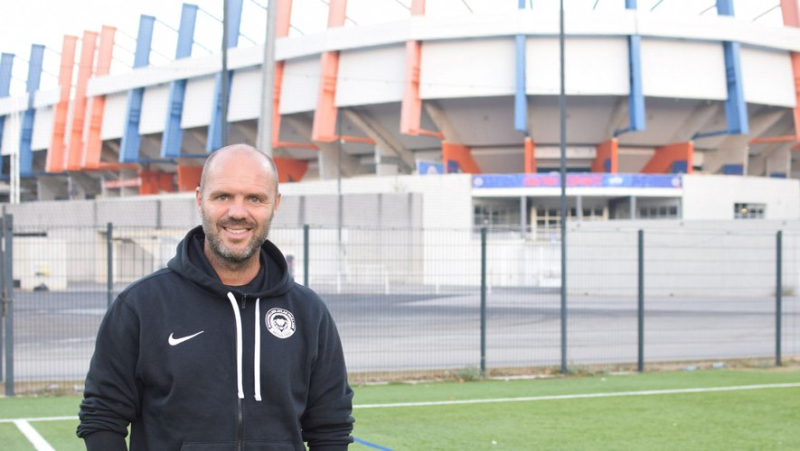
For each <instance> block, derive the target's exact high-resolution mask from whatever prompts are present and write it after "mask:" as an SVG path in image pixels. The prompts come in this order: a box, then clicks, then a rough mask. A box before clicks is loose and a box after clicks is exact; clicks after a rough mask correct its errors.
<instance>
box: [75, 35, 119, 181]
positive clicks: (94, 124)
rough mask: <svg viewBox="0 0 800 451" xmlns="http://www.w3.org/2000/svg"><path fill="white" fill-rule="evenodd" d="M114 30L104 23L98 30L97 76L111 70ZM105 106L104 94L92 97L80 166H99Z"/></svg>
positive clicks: (88, 167) (90, 167)
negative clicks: (87, 130) (87, 131)
mask: <svg viewBox="0 0 800 451" xmlns="http://www.w3.org/2000/svg"><path fill="white" fill-rule="evenodd" d="M116 31H117V29H116V28H114V27H109V26H105V25H104V26H103V29H102V31H101V32H100V50H99V51H98V53H97V68H96V69H95V75H97V76H103V75H108V73H109V72H110V71H111V56H112V54H113V52H114V33H115V32H116ZM105 106H106V96H104V95H100V96H95V97H94V98H93V99H92V107H91V109H90V110H89V111H90V113H91V114H90V116H89V134H88V136H87V137H86V147H85V149H84V153H83V158H82V159H81V167H82V168H87V169H97V168H99V167H100V153H101V150H102V148H103V142H102V140H101V138H100V134H101V132H102V129H103V112H104V111H105Z"/></svg>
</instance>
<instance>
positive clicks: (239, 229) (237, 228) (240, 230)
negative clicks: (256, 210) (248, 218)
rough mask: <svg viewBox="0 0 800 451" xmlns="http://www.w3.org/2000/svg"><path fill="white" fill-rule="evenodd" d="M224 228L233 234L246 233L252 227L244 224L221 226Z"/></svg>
mask: <svg viewBox="0 0 800 451" xmlns="http://www.w3.org/2000/svg"><path fill="white" fill-rule="evenodd" d="M221 227H222V229H223V230H225V231H226V232H227V233H229V234H231V235H234V236H235V235H245V234H246V233H247V232H249V231H250V230H251V228H250V227H242V226H224V225H223V226H221Z"/></svg>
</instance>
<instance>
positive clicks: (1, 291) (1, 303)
mask: <svg viewBox="0 0 800 451" xmlns="http://www.w3.org/2000/svg"><path fill="white" fill-rule="evenodd" d="M5 217H6V207H3V211H2V216H0V381H2V380H5V379H4V378H3V374H4V373H3V372H4V371H5V364H4V362H5V361H4V360H3V352H4V349H5V334H4V325H3V323H4V322H5V318H6V302H5V300H6V269H5V268H6V247H5V243H6V241H5V236H6V226H5V224H6V223H5Z"/></svg>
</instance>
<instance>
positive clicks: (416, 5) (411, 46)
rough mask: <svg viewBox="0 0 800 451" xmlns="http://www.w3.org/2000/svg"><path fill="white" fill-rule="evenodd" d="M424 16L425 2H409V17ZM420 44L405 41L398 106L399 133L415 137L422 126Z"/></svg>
mask: <svg viewBox="0 0 800 451" xmlns="http://www.w3.org/2000/svg"><path fill="white" fill-rule="evenodd" d="M424 14H425V0H412V1H411V15H412V16H422V15H424ZM421 61H422V42H420V41H406V68H405V78H404V81H403V103H402V104H401V106H400V133H404V134H406V135H417V134H419V129H420V127H421V124H422V99H421V98H420V96H419V80H420V63H421Z"/></svg>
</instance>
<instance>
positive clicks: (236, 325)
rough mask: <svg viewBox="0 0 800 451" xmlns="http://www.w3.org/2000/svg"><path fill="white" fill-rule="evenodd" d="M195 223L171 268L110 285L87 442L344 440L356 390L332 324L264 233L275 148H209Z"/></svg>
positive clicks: (183, 444) (232, 444) (289, 444)
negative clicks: (116, 287) (115, 292)
mask: <svg viewBox="0 0 800 451" xmlns="http://www.w3.org/2000/svg"><path fill="white" fill-rule="evenodd" d="M195 197H196V203H197V208H198V209H199V211H200V214H201V217H202V222H203V225H202V227H196V228H194V229H193V230H191V231H189V233H188V234H187V235H186V237H185V238H184V239H183V240H182V241H181V242H180V244H178V248H177V254H176V255H175V257H173V258H172V260H170V262H169V264H168V267H167V268H166V269H163V270H160V271H157V272H155V273H154V274H151V275H150V276H147V277H145V278H143V279H141V280H139V281H137V282H135V283H133V284H132V285H130V286H129V287H128V288H126V289H125V290H124V291H123V292H122V293H120V294H119V296H118V298H117V299H116V301H115V302H114V303H113V304H112V306H111V308H110V309H109V311H108V312H107V314H106V316H105V318H104V319H103V322H102V324H101V326H100V330H99V332H98V335H97V344H96V347H95V353H94V356H93V357H92V362H91V365H90V368H89V373H88V375H87V378H86V388H85V392H84V400H83V402H82V403H81V411H80V425H79V426H78V431H77V432H78V436H79V437H82V438H83V439H84V440H85V443H86V447H87V449H88V450H90V451H93V450H103V451H108V450H124V449H125V436H126V434H127V428H128V425H130V427H131V437H130V448H131V450H152V451H169V450H175V451H178V450H196V451H202V450H214V451H220V450H304V449H305V448H304V445H303V442H307V443H308V447H309V448H310V449H311V450H313V451H322V450H343V449H346V448H347V446H348V444H349V443H350V442H351V441H352V439H351V437H350V432H351V431H352V428H353V418H352V417H351V416H350V415H351V412H352V396H353V392H352V391H351V390H350V386H349V385H348V383H347V375H346V370H345V364H344V357H343V354H342V348H341V343H340V340H339V335H338V332H337V330H336V326H335V325H334V322H333V319H332V318H331V316H330V314H329V313H328V310H327V309H326V308H325V305H324V304H323V303H322V301H321V300H320V299H319V297H317V295H316V294H315V293H314V292H312V291H311V290H309V289H308V288H305V287H303V286H300V285H295V284H294V282H293V280H292V278H291V276H290V275H289V272H288V270H287V265H286V261H285V259H284V257H283V255H282V254H281V252H280V251H279V250H278V248H277V247H275V245H273V244H272V243H271V242H270V241H268V240H267V235H268V234H269V228H270V223H271V222H272V218H273V215H274V214H275V212H276V211H277V210H278V206H279V205H280V199H281V197H280V193H279V192H278V175H277V171H276V169H275V166H274V163H273V162H272V160H271V159H270V158H269V157H268V156H267V155H265V154H262V153H260V152H258V151H257V150H256V149H254V148H253V147H250V146H246V145H232V146H228V147H225V148H222V149H220V150H218V151H216V152H215V153H213V154H212V155H211V156H209V158H208V159H207V160H206V163H205V166H204V167H203V174H202V176H201V180H200V187H199V188H197V190H196V193H195Z"/></svg>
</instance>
